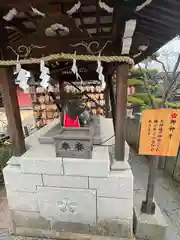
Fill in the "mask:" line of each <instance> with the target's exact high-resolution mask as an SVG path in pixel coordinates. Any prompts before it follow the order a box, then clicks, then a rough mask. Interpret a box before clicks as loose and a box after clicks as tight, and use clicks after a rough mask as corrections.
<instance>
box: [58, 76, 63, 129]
mask: <svg viewBox="0 0 180 240" xmlns="http://www.w3.org/2000/svg"><path fill="white" fill-rule="evenodd" d="M59 93H60V98H61V99H62V98H64V81H62V80H61V81H60V82H59ZM60 118H61V125H62V126H63V124H64V105H63V104H62V105H61V113H60Z"/></svg>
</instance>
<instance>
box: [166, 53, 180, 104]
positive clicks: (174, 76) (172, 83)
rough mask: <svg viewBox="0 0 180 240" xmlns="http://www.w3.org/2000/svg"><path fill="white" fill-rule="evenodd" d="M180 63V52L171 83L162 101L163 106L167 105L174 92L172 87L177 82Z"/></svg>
mask: <svg viewBox="0 0 180 240" xmlns="http://www.w3.org/2000/svg"><path fill="white" fill-rule="evenodd" d="M179 63H180V54H179V56H178V59H177V61H176V64H175V66H174V70H173V74H172V78H171V85H170V86H169V87H168V88H167V89H166V91H165V95H164V99H163V101H162V106H163V107H164V106H165V105H166V101H167V100H168V98H169V95H170V94H171V93H172V89H173V87H174V85H175V84H176V81H177V79H178V77H179V74H180V72H178V73H177V75H176V71H177V68H178V66H179Z"/></svg>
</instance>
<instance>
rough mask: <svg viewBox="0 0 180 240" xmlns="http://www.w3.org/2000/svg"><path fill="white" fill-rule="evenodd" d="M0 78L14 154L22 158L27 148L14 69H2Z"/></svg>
mask: <svg viewBox="0 0 180 240" xmlns="http://www.w3.org/2000/svg"><path fill="white" fill-rule="evenodd" d="M0 76H1V80H0V81H1V85H2V96H3V102H4V107H5V111H6V116H7V120H8V131H9V135H10V139H11V143H12V152H13V155H14V156H21V155H22V154H23V153H24V152H25V151H26V147H25V141H24V134H23V129H22V122H21V116H20V110H19V104H18V98H17V92H16V85H15V81H14V79H13V70H12V68H11V67H6V68H0Z"/></svg>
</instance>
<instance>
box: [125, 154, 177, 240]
mask: <svg viewBox="0 0 180 240" xmlns="http://www.w3.org/2000/svg"><path fill="white" fill-rule="evenodd" d="M129 161H130V164H131V167H132V171H133V174H134V191H138V192H140V193H143V195H144V198H145V189H146V187H147V186H146V185H147V180H148V162H147V160H146V159H145V158H144V157H140V156H137V155H135V154H133V153H131V156H130V160H129ZM155 199H156V202H157V204H158V205H159V207H160V209H161V210H162V212H163V213H164V215H165V217H166V221H167V223H168V224H169V226H170V227H169V229H168V236H167V239H166V240H180V183H177V182H174V181H173V180H172V179H171V178H170V177H169V176H168V175H166V174H165V173H163V171H158V173H157V180H156V187H155ZM142 200H145V199H142ZM142 240H144V239H142Z"/></svg>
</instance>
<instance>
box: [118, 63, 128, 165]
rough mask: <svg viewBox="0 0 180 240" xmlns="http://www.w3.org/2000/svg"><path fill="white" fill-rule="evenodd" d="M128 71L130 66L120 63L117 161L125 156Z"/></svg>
mask: <svg viewBox="0 0 180 240" xmlns="http://www.w3.org/2000/svg"><path fill="white" fill-rule="evenodd" d="M128 72H129V66H128V65H124V64H122V65H119V66H118V67H117V70H116V131H115V157H116V161H124V156H125V140H126V138H125V135H126V111H127V110H126V107H127V80H128Z"/></svg>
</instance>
